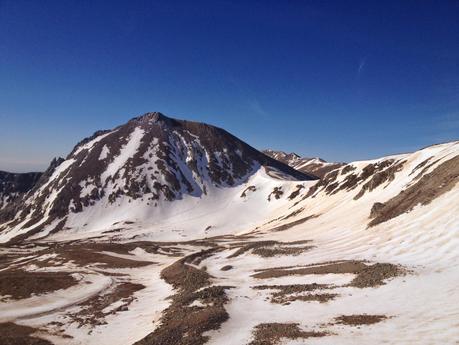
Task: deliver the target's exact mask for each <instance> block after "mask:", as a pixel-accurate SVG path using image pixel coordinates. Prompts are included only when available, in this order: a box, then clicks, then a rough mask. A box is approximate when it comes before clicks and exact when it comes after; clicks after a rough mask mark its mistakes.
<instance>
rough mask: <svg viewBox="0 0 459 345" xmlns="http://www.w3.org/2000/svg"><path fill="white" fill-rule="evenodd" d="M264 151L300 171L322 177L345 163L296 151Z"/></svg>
mask: <svg viewBox="0 0 459 345" xmlns="http://www.w3.org/2000/svg"><path fill="white" fill-rule="evenodd" d="M262 152H263V153H264V154H266V155H268V156H270V157H272V158H274V159H276V160H278V161H280V162H282V163H285V164H287V165H289V166H291V167H292V168H294V169H296V170H298V171H302V172H304V173H307V174H313V175H315V176H317V177H320V178H322V177H323V176H324V175H325V174H326V173H328V172H330V171H332V170H334V169H336V168H339V167H341V166H343V165H344V163H330V162H326V161H325V160H323V159H322V158H319V157H315V158H309V157H301V156H299V155H298V154H296V153H294V152H291V153H286V152H283V151H275V150H269V149H268V150H263V151H262Z"/></svg>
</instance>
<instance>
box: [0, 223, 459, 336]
mask: <svg viewBox="0 0 459 345" xmlns="http://www.w3.org/2000/svg"><path fill="white" fill-rule="evenodd" d="M440 242H441V243H440ZM457 245H458V236H457V233H455V232H448V233H442V232H441V231H440V232H437V233H434V232H430V234H429V233H425V232H424V233H422V234H421V233H420V234H418V235H417V236H411V235H410V236H408V235H407V233H406V232H404V231H403V230H401V231H398V232H394V231H388V232H382V231H381V230H365V231H363V230H362V231H357V232H356V231H353V232H347V231H344V230H343V231H340V230H338V229H334V230H333V231H328V232H327V231H313V230H310V231H306V232H305V231H301V232H299V231H297V229H295V227H293V228H291V229H286V230H283V231H275V232H272V231H261V230H258V231H256V232H252V233H249V234H245V235H244V234H242V235H227V236H217V237H209V238H206V239H202V240H193V241H186V242H146V241H145V242H130V243H115V242H112V243H110V242H106V243H96V242H89V241H86V242H84V241H74V242H68V243H49V242H48V243H46V242H42V243H36V244H28V245H24V246H9V247H1V248H0V255H1V256H0V258H1V261H0V296H1V300H0V330H1V332H0V343H2V344H17V343H20V344H68V345H76V344H98V345H103V344H110V345H116V344H120V345H125V344H134V343H135V344H139V345H144V344H204V343H206V344H219V345H221V344H250V345H256V344H306V343H307V344H382V343H383V344H458V342H459V321H458V320H459V307H458V305H459V290H458V289H457V286H458V285H459V274H458V273H459V268H458V265H459V264H458V263H459V260H458V259H459V257H458V256H459V253H458V252H457Z"/></svg>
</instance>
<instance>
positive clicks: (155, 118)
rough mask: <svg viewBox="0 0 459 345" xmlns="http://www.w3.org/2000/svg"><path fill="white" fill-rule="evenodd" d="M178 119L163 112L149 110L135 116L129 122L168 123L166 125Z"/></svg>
mask: <svg viewBox="0 0 459 345" xmlns="http://www.w3.org/2000/svg"><path fill="white" fill-rule="evenodd" d="M176 121H177V120H175V119H172V118H170V117H168V116H166V115H164V114H163V113H160V112H159V111H154V112H148V113H145V114H143V115H140V116H137V117H134V118H133V119H132V120H131V121H129V122H136V123H141V124H144V123H149V124H162V123H163V124H166V125H171V124H173V123H174V122H176Z"/></svg>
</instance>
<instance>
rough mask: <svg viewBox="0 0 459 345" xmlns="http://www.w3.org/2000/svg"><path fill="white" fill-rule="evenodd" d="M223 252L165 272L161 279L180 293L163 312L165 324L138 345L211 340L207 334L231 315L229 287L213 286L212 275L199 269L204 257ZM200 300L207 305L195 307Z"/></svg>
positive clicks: (197, 257)
mask: <svg viewBox="0 0 459 345" xmlns="http://www.w3.org/2000/svg"><path fill="white" fill-rule="evenodd" d="M218 250H219V249H216V248H213V249H209V250H205V251H200V252H197V253H194V254H192V255H189V256H187V257H185V258H183V259H180V260H178V261H176V262H175V263H174V264H172V265H171V266H169V267H166V268H165V269H164V270H163V271H162V272H161V277H162V279H164V280H165V281H166V282H167V283H168V284H171V285H172V286H173V287H174V288H175V290H176V293H175V294H174V295H172V296H171V297H170V298H171V304H170V306H169V307H168V308H167V309H166V310H165V311H164V312H163V316H162V318H161V324H160V325H159V326H158V327H157V328H156V329H155V330H154V331H153V332H152V333H150V334H149V335H147V336H146V337H145V338H143V339H142V340H139V341H138V342H136V343H135V344H136V345H156V344H158V345H163V344H168V345H201V344H204V343H206V342H207V341H208V340H209V336H207V335H204V333H205V332H207V331H210V330H215V329H218V328H219V327H220V325H221V324H222V323H223V322H225V321H226V320H227V319H228V318H229V315H228V313H227V312H226V310H225V308H224V305H225V304H226V303H227V302H228V298H227V296H226V293H225V291H226V290H227V289H228V288H230V287H226V286H210V284H211V276H210V275H209V274H208V273H207V272H205V271H204V270H201V269H198V268H195V267H194V266H191V265H190V264H191V263H193V264H196V263H197V262H200V261H202V260H203V259H204V258H206V257H208V256H210V255H213V254H214V253H215V252H217V251H218ZM195 301H199V302H201V305H203V306H194V305H193V302H195Z"/></svg>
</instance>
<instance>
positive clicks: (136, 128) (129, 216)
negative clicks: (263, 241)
mask: <svg viewBox="0 0 459 345" xmlns="http://www.w3.org/2000/svg"><path fill="white" fill-rule="evenodd" d="M260 169H263V171H264V172H265V173H266V175H267V176H270V177H272V178H273V179H275V180H278V179H280V180H312V179H314V178H315V177H314V176H313V175H310V174H306V173H301V172H299V171H296V170H294V169H293V168H291V167H289V166H287V165H285V164H283V163H280V162H278V161H276V160H274V159H272V158H270V157H268V156H266V155H264V154H263V153H261V152H259V151H257V150H255V149H254V148H252V147H251V146H249V145H247V144H246V143H244V142H242V141H241V140H239V139H238V138H236V137H234V136H233V135H231V134H229V133H228V132H226V131H224V130H223V129H220V128H217V127H213V126H210V125H206V124H202V123H196V122H190V121H182V120H176V119H172V118H169V117H167V116H165V115H163V114H161V113H157V112H155V113H147V114H145V115H143V116H140V117H136V118H133V119H132V120H130V121H129V122H127V123H126V124H124V125H122V126H119V127H117V128H115V129H113V130H105V131H98V132H96V133H95V134H94V135H93V136H91V137H89V138H86V139H84V140H82V141H81V142H80V143H78V145H76V146H75V148H74V149H73V150H72V152H71V153H70V154H69V155H68V156H67V158H66V159H65V160H62V161H53V163H52V165H51V167H50V169H48V172H47V173H46V174H45V176H46V178H44V179H42V180H41V183H39V184H38V185H37V186H36V188H35V189H34V190H33V191H32V192H31V193H30V194H29V195H27V196H26V197H24V198H23V199H21V200H19V201H18V202H16V203H14V204H11V205H9V207H8V208H6V209H5V210H4V211H3V212H2V213H0V220H1V221H2V222H3V223H4V225H3V227H2V229H3V231H2V232H1V234H0V240H1V241H5V240H12V239H14V238H16V240H17V239H22V238H23V237H29V236H32V235H37V236H45V235H48V234H50V233H56V232H58V231H59V230H62V229H63V228H66V229H67V230H70V229H72V230H74V231H77V232H80V233H81V232H84V233H88V232H91V231H94V230H100V229H104V230H107V229H110V228H111V227H112V226H113V225H114V224H119V223H122V222H125V223H126V222H127V223H130V224H133V223H135V224H142V225H143V226H147V225H148V224H157V223H158V219H161V220H163V221H165V220H167V219H168V218H169V217H168V216H167V214H172V215H176V213H177V212H184V209H183V207H184V208H185V209H186V208H187V207H188V204H189V202H185V203H184V202H181V203H178V205H175V204H174V205H173V206H170V205H169V204H171V203H173V202H174V201H183V200H185V199H186V200H192V201H194V202H196V201H202V200H210V199H211V198H213V197H216V195H220V194H222V191H224V190H226V189H228V188H231V187H235V186H239V185H242V184H244V183H245V182H246V181H248V180H249V179H250V178H251V177H253V176H255V175H256V174H257V173H258V172H259V170H260ZM176 206H178V207H179V208H177V207H176ZM181 206H183V207H182V208H180V207H181ZM193 207H196V206H193Z"/></svg>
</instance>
